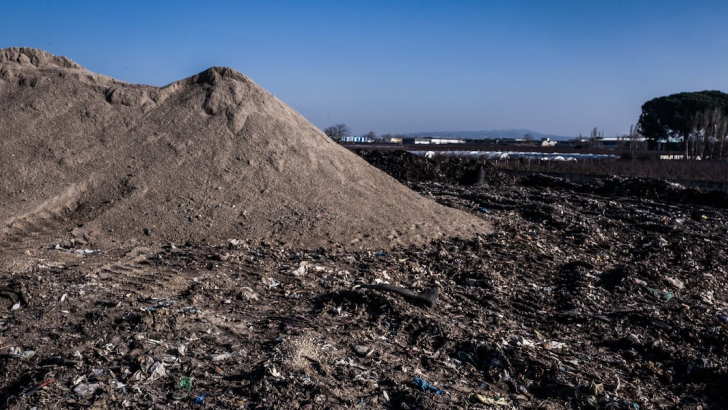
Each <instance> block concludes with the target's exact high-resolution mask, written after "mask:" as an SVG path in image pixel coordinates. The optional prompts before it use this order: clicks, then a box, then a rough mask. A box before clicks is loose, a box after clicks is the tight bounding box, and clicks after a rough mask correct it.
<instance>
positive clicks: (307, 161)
mask: <svg viewBox="0 0 728 410" xmlns="http://www.w3.org/2000/svg"><path fill="white" fill-rule="evenodd" d="M488 230H489V226H488V225H487V224H486V223H485V222H483V221H482V220H480V219H478V218H474V217H472V216H470V215H468V214H465V213H463V212H460V211H457V210H453V209H449V208H445V207H443V206H441V205H438V204H436V203H435V202H434V201H430V200H427V199H425V198H423V197H421V196H420V195H418V194H416V193H415V192H412V191H411V190H409V189H407V188H406V187H404V186H402V185H400V184H399V183H398V182H396V181H395V180H394V179H392V178H390V177H389V176H387V175H385V174H384V173H383V172H381V171H379V170H377V169H375V168H373V167H371V166H370V165H368V164H367V163H366V162H365V161H364V160H362V159H360V158H358V157H357V156H356V155H354V154H352V153H350V152H348V151H347V150H346V149H343V148H342V147H340V146H339V145H337V144H336V143H334V142H332V141H331V140H330V139H329V138H327V137H326V136H325V135H324V134H323V133H322V132H321V131H319V130H318V129H317V128H316V127H314V126H313V125H312V124H310V123H309V122H307V121H306V119H304V118H303V117H302V116H301V115H300V114H298V113H297V112H295V111H294V110H293V109H291V108H290V107H288V106H287V105H285V104H283V103H282V102H281V101H279V100H278V99H277V98H275V97H274V96H273V95H271V94H270V93H268V92H267V91H265V90H264V89H262V88H261V87H259V86H258V85H256V84H255V83H253V82H252V81H251V80H250V79H248V78H247V77H245V76H244V75H242V74H240V73H238V72H237V71H235V70H232V69H230V68H219V67H214V68H210V69H208V70H206V71H204V72H202V73H200V74H198V75H196V76H193V77H190V78H187V79H184V80H181V81H178V82H175V83H172V84H170V85H168V86H166V87H161V88H159V87H153V86H145V85H134V84H128V83H124V82H121V81H118V80H115V79H112V78H109V77H106V76H102V75H99V74H95V73H92V72H89V71H87V70H85V69H84V68H83V67H81V66H79V65H78V64H76V63H74V62H73V61H71V60H69V59H67V58H64V57H58V56H54V55H51V54H49V53H46V52H44V51H41V50H34V49H28V48H10V49H3V50H0V241H1V242H5V241H13V240H25V239H27V238H29V237H33V236H38V237H42V238H46V237H49V236H51V237H54V238H60V239H68V238H69V237H70V236H71V235H73V236H75V237H76V238H78V239H80V238H82V237H83V238H85V240H86V241H89V242H92V243H97V244H101V245H105V246H108V245H109V244H110V243H111V242H116V243H117V244H119V243H129V242H136V241H140V242H161V241H165V242H170V241H171V242H177V243H179V242H184V241H188V240H189V241H192V242H202V241H205V240H207V241H211V242H220V241H226V240H228V239H230V238H240V239H271V240H279V241H282V242H285V243H287V244H289V245H295V246H305V247H311V246H319V245H326V244H327V243H330V242H331V241H333V242H337V243H343V244H352V243H353V244H357V246H358V245H364V246H389V245H392V244H396V243H421V242H423V241H426V240H430V239H433V238H436V237H439V236H442V235H447V236H452V235H459V236H469V235H472V234H474V233H476V232H487V231H488Z"/></svg>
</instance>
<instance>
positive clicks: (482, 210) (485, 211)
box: [480, 206, 490, 214]
mask: <svg viewBox="0 0 728 410" xmlns="http://www.w3.org/2000/svg"><path fill="white" fill-rule="evenodd" d="M480 212H483V213H486V214H489V213H490V211H488V208H485V207H482V206H481V207H480Z"/></svg>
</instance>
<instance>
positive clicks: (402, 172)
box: [354, 150, 513, 185]
mask: <svg viewBox="0 0 728 410" xmlns="http://www.w3.org/2000/svg"><path fill="white" fill-rule="evenodd" d="M354 152H356V153H357V154H358V155H360V156H361V157H362V158H364V159H365V160H366V161H367V162H369V163H370V164H371V165H374V166H375V167H377V168H379V169H381V170H382V171H384V172H386V173H387V174H389V175H391V176H393V177H394V178H397V180H399V181H401V182H426V181H429V182H441V183H451V184H461V185H473V184H476V183H485V184H489V185H501V184H511V183H513V180H512V179H511V178H510V177H508V176H507V175H505V174H503V173H502V172H499V171H497V170H496V169H495V168H494V167H493V166H492V165H491V164H489V163H488V162H487V161H485V160H482V159H477V158H463V157H458V156H453V155H436V156H434V157H432V158H427V157H425V156H422V155H415V154H412V153H411V152H407V151H383V150H356V151H354Z"/></svg>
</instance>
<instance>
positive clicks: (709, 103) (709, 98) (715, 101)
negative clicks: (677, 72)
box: [637, 91, 728, 160]
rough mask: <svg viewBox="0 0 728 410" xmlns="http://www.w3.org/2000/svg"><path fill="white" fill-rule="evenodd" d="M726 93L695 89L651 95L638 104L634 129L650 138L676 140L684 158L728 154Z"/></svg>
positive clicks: (717, 156)
mask: <svg viewBox="0 0 728 410" xmlns="http://www.w3.org/2000/svg"><path fill="white" fill-rule="evenodd" d="M727 114H728V94H726V93H723V92H720V91H699V92H684V93H678V94H672V95H668V96H664V97H658V98H654V99H652V100H650V101H647V102H646V103H644V104H643V105H642V114H641V115H640V119H639V122H638V124H637V132H639V133H640V134H641V135H643V136H644V137H645V138H647V139H648V140H651V141H657V140H663V139H664V140H671V139H673V140H680V141H681V142H682V145H683V147H682V148H683V150H684V155H685V158H686V159H715V160H722V159H725V158H726V157H727V156H728V155H727V153H726V150H728V144H726V141H725V140H726V136H728V115H727Z"/></svg>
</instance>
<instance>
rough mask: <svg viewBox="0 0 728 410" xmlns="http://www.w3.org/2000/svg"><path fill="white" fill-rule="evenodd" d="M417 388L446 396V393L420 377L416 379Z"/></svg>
mask: <svg viewBox="0 0 728 410" xmlns="http://www.w3.org/2000/svg"><path fill="white" fill-rule="evenodd" d="M415 386H417V387H419V388H420V389H422V391H433V392H434V393H435V394H445V392H444V391H442V390H440V389H438V388H437V387H435V386H433V385H431V384H430V383H429V382H427V381H425V380H422V379H420V378H419V377H417V378H415Z"/></svg>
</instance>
